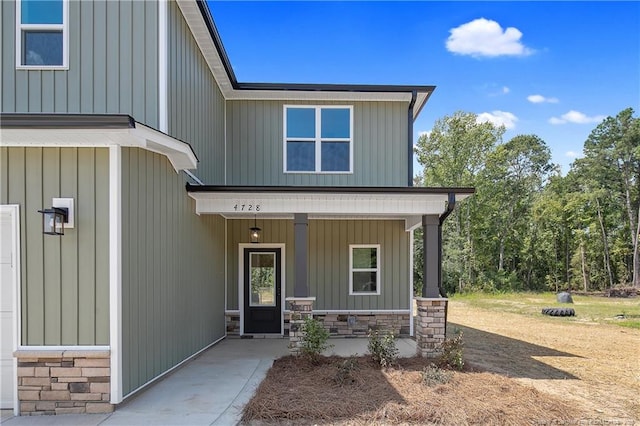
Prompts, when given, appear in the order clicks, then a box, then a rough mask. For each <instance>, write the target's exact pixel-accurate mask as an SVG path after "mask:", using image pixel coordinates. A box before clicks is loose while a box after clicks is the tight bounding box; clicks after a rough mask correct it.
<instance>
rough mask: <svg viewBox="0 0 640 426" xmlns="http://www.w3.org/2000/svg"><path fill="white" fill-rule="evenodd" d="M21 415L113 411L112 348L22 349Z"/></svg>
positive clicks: (19, 389)
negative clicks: (110, 349) (111, 400)
mask: <svg viewBox="0 0 640 426" xmlns="http://www.w3.org/2000/svg"><path fill="white" fill-rule="evenodd" d="M13 355H14V356H15V357H16V358H17V359H18V401H19V403H20V414H21V415H26V416H29V415H43V414H85V413H87V414H90V413H110V412H112V411H113V408H114V406H113V405H112V404H111V403H110V402H109V401H110V399H111V383H110V382H111V368H110V363H111V354H110V351H109V350H79V351H76V350H19V351H17V352H14V354H13Z"/></svg>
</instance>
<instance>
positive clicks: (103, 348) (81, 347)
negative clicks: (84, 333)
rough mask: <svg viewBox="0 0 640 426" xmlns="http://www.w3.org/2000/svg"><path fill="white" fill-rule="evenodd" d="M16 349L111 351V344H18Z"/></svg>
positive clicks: (38, 350)
mask: <svg viewBox="0 0 640 426" xmlns="http://www.w3.org/2000/svg"><path fill="white" fill-rule="evenodd" d="M17 351H33V352H36V351H37V352H51V351H83V352H104V351H111V346H109V345H103V346H88V345H79V346H73V345H58V346H53V345H51V346H43V345H24V346H22V345H20V346H18V349H17Z"/></svg>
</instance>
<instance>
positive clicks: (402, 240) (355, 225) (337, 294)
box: [227, 219, 410, 310]
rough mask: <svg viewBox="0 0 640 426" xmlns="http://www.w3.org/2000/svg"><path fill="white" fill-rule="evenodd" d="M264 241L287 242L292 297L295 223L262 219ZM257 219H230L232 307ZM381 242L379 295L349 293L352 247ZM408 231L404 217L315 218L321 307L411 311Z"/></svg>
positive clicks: (312, 240)
mask: <svg viewBox="0 0 640 426" xmlns="http://www.w3.org/2000/svg"><path fill="white" fill-rule="evenodd" d="M257 224H258V226H259V227H260V228H262V236H261V238H260V242H261V243H284V244H286V251H285V254H286V271H285V279H286V296H293V287H294V283H293V267H294V259H293V254H294V246H293V221H292V220H264V221H261V220H258V222H257ZM252 226H253V220H237V219H234V220H228V221H227V235H228V237H227V253H228V264H227V271H228V283H229V284H228V289H227V309H229V310H236V309H238V273H239V270H238V244H240V243H249V242H250V241H249V228H250V227H252ZM350 244H380V246H381V248H380V249H381V251H382V261H381V269H382V276H381V292H380V295H379V296H378V295H372V296H350V295H349V245H350ZM409 292H410V285H409V233H408V232H406V231H405V230H404V221H401V220H310V221H309V293H310V296H315V297H316V303H315V304H314V309H317V310H378V309H384V310H401V309H409Z"/></svg>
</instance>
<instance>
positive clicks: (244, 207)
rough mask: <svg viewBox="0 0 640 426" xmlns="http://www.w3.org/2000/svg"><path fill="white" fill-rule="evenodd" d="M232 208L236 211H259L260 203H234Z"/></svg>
mask: <svg viewBox="0 0 640 426" xmlns="http://www.w3.org/2000/svg"><path fill="white" fill-rule="evenodd" d="M233 210H235V211H237V212H259V211H260V204H236V205H235V206H233Z"/></svg>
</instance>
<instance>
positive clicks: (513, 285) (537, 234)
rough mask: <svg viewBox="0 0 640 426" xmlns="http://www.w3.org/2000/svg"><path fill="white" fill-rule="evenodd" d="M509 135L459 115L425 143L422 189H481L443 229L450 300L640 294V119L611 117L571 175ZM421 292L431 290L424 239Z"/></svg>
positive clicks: (531, 140) (525, 138)
mask: <svg viewBox="0 0 640 426" xmlns="http://www.w3.org/2000/svg"><path fill="white" fill-rule="evenodd" d="M503 134H504V128H502V127H496V126H494V125H492V124H490V123H478V122H477V116H476V115H475V114H470V113H465V112H456V113H455V114H453V115H451V116H445V117H443V118H441V119H439V120H438V121H437V122H436V124H435V125H434V128H433V129H432V131H431V132H430V133H429V134H426V135H423V136H421V137H420V139H419V140H418V143H417V145H416V156H417V158H418V161H419V162H420V163H421V164H422V165H423V166H424V174H423V175H422V176H419V177H417V178H416V179H415V183H416V185H424V186H431V187H442V186H454V187H455V186H473V187H474V188H475V190H476V192H475V194H474V195H473V196H472V197H470V198H467V199H466V200H463V201H461V202H458V203H457V205H456V209H455V210H454V212H453V214H452V215H451V216H450V217H449V218H448V219H447V220H446V221H445V223H444V225H443V230H442V231H443V243H442V244H443V260H442V279H443V285H444V288H445V291H447V293H449V294H451V293H455V292H468V291H470V290H482V291H486V292H497V293H499V292H504V291H522V290H525V291H543V290H553V291H559V290H564V289H568V288H573V289H580V290H586V291H592V290H601V289H605V288H610V287H613V286H615V285H617V284H619V283H633V285H635V286H639V287H640V280H639V279H640V249H639V243H638V240H640V239H639V238H638V237H637V235H638V234H639V233H640V227H639V225H638V221H639V219H640V119H639V118H637V117H634V111H633V109H631V108H627V109H625V110H623V111H621V112H620V113H618V114H617V115H616V116H611V117H607V118H606V119H605V120H603V121H602V122H601V123H600V124H598V125H597V126H596V127H595V129H594V130H593V131H592V132H591V134H590V135H589V137H588V138H587V140H586V141H585V143H584V151H583V153H584V156H583V157H582V158H579V159H577V160H575V162H574V163H573V164H572V166H571V169H570V170H569V171H568V173H567V174H566V176H563V175H562V174H561V173H560V170H559V167H558V166H557V165H555V164H553V163H551V155H550V150H549V147H548V146H547V145H546V143H545V142H544V141H543V140H542V139H540V138H539V137H538V136H536V135H518V136H515V137H514V138H512V139H510V140H508V141H506V142H503V141H502V136H503ZM414 235H415V240H414V243H415V245H414V248H415V250H414V256H415V257H414V291H415V292H416V293H418V294H419V291H420V288H421V285H422V259H423V257H424V253H423V248H422V241H421V236H420V232H418V231H417V232H415V234H414Z"/></svg>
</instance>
